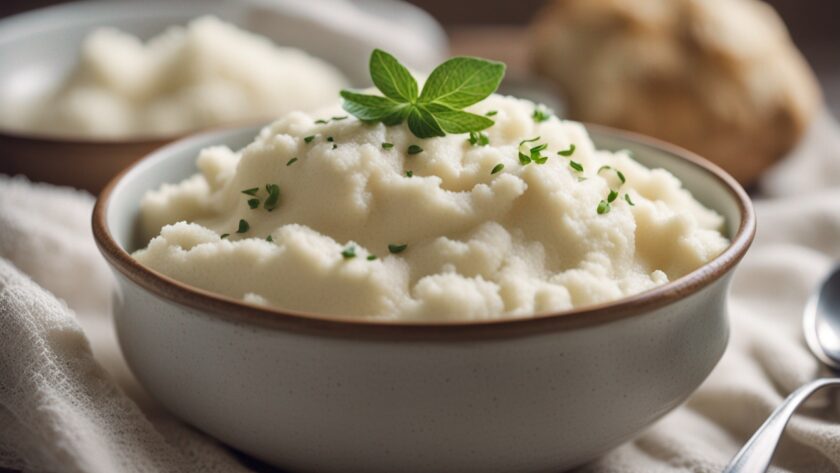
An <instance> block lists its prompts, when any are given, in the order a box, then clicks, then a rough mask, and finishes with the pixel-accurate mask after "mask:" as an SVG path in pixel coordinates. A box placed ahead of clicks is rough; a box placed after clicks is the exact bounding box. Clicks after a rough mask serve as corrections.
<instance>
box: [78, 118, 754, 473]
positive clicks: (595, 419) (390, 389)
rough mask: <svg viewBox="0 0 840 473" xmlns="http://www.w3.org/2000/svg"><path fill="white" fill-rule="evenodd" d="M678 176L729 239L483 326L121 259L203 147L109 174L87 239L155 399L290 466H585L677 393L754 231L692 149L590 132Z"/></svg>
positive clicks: (738, 193) (704, 371)
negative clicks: (250, 287) (149, 208)
mask: <svg viewBox="0 0 840 473" xmlns="http://www.w3.org/2000/svg"><path fill="white" fill-rule="evenodd" d="M590 132H591V134H592V137H593V139H594V141H595V143H596V145H597V146H599V147H600V148H605V149H622V148H623V149H629V150H631V151H632V152H633V153H634V154H635V156H636V159H638V160H639V161H640V162H642V163H644V164H646V165H648V166H650V167H664V168H667V169H668V170H670V171H671V172H673V173H674V174H675V175H676V176H678V177H679V178H680V179H681V180H682V181H683V183H684V184H685V186H686V187H687V188H688V189H689V190H691V191H692V192H693V193H694V195H695V197H696V198H697V199H698V200H700V201H701V202H702V203H704V204H705V205H706V206H708V207H711V208H713V209H715V210H717V211H718V212H720V213H721V214H722V215H723V216H724V217H725V218H726V221H727V229H726V233H727V236H729V237H730V238H731V240H732V244H731V246H730V247H729V248H728V249H727V250H726V251H725V252H724V253H723V254H722V255H720V256H719V257H717V258H715V259H714V260H713V261H711V262H709V263H708V264H706V265H704V266H703V267H701V268H699V269H698V270H696V271H694V272H692V273H690V274H688V275H686V276H685V277H683V278H680V279H678V280H676V281H673V282H671V283H669V284H667V285H664V286H661V287H659V288H656V289H653V290H651V291H648V292H645V293H642V294H639V295H636V296H633V297H630V298H626V299H622V300H621V301H618V302H615V303H610V304H605V305H600V306H593V307H588V308H584V309H580V310H575V311H570V312H564V313H556V314H540V315H538V316H536V317H534V318H530V319H517V320H503V321H499V322H455V323H447V324H405V323H393V322H391V323H382V322H365V321H346V320H344V321H342V320H336V319H332V318H329V317H323V316H317V315H312V314H295V313H285V312H282V311H279V310H272V309H268V308H264V307H260V306H254V305H249V304H246V303H243V302H240V301H237V300H234V299H230V298H226V297H223V296H218V295H214V294H212V293H209V292H207V291H203V290H200V289H194V288H190V287H188V286H185V285H184V284H181V283H179V282H177V281H174V280H172V279H169V278H167V277H165V276H162V275H160V274H158V273H156V272H154V271H152V270H150V269H147V268H145V267H143V266H141V265H140V264H139V263H137V262H136V261H135V260H134V259H133V258H131V256H130V255H129V252H130V251H133V250H134V249H136V246H137V241H136V239H135V227H136V225H135V223H136V220H137V215H138V207H137V203H138V202H139V201H140V198H141V196H142V195H143V194H144V193H145V192H146V191H147V190H149V189H152V188H156V187H158V186H159V185H160V184H162V183H164V182H175V181H178V180H180V179H183V178H185V177H187V176H190V175H192V174H193V173H195V172H196V169H195V157H196V155H197V153H198V151H199V150H200V149H201V148H203V147H205V146H208V145H215V144H220V143H223V144H227V145H228V146H231V147H233V148H240V147H242V146H244V145H245V144H247V143H249V142H250V141H251V140H252V139H253V137H254V136H255V135H256V133H257V129H255V128H252V129H237V130H227V131H219V132H215V133H210V134H204V135H199V136H196V137H192V138H189V139H186V140H183V141H180V142H178V143H175V144H172V145H170V146H167V147H165V148H163V149H161V150H158V151H157V152H155V153H153V154H152V155H151V156H149V157H148V158H146V159H144V160H143V161H141V162H139V163H137V164H136V165H134V166H133V167H132V168H130V169H129V170H127V171H126V172H124V173H123V174H122V175H121V176H120V177H118V178H116V179H115V180H114V181H112V183H111V184H109V186H108V187H107V188H106V189H105V190H104V191H103V193H102V195H101V196H100V198H99V200H98V201H97V204H96V208H95V210H94V217H93V218H94V220H93V227H94V236H95V238H96V241H97V244H98V245H99V247H100V250H101V251H102V252H103V254H104V255H105V257H106V259H107V260H108V261H109V264H111V266H112V267H113V269H114V270H115V273H116V275H117V279H118V281H119V288H120V289H119V293H118V294H117V296H116V304H115V323H116V328H117V333H118V337H119V340H120V345H121V347H122V350H123V353H124V355H125V357H126V360H127V361H128V363H129V365H130V366H131V368H132V370H133V371H134V373H135V374H136V375H137V377H138V379H139V380H140V381H141V383H142V384H143V385H144V386H145V387H146V388H147V389H148V390H149V392H150V393H151V394H152V395H153V396H155V397H156V398H157V399H158V400H160V401H161V402H162V403H163V404H164V405H165V406H166V407H167V408H168V409H169V410H171V411H172V412H173V413H175V414H177V415H178V416H180V417H181V418H183V419H184V420H186V421H187V422H189V423H191V424H192V425H194V426H196V427H198V428H199V429H201V430H203V431H205V432H207V433H209V434H211V435H213V436H215V437H217V438H219V439H221V440H223V441H224V442H226V443H229V444H230V445H232V446H234V447H236V448H238V449H241V450H242V451H244V452H246V453H248V454H251V455H253V456H256V457H258V458H261V459H263V460H266V461H268V462H270V463H273V464H276V465H279V466H281V467H285V468H288V469H291V470H295V471H319V472H343V471H366V472H394V471H400V472H414V471H416V472H429V471H435V472H459V473H465V472H482V473H492V472H510V471H517V472H531V471H533V472H542V471H552V472H554V471H560V470H562V469H565V468H570V467H572V466H575V465H578V464H581V463H583V462H586V461H589V460H591V459H593V458H595V457H596V456H598V455H600V454H602V453H604V452H606V451H607V450H609V449H610V448H612V447H614V446H616V445H618V444H620V443H622V442H624V441H626V440H628V439H630V438H631V437H632V436H634V435H635V434H636V433H638V432H639V431H640V430H641V429H643V428H644V427H645V426H647V425H649V424H650V423H652V422H653V421H654V420H656V419H657V418H659V417H660V416H662V415H663V414H665V413H666V412H668V411H670V410H671V409H673V408H674V407H676V406H677V405H679V404H680V403H681V402H682V401H683V400H684V399H685V398H686V397H687V396H688V395H689V394H690V393H691V392H693V391H694V390H695V389H696V388H697V387H698V386H699V385H700V383H701V382H702V381H703V380H704V379H705V378H706V376H707V375H708V374H709V372H710V371H711V370H712V368H713V367H714V366H715V364H716V363H717V361H718V360H719V358H720V356H721V355H722V353H723V351H724V348H725V346H726V341H727V336H728V325H727V319H726V294H727V287H728V284H729V279H730V276H731V274H732V271H733V269H734V267H735V265H736V264H737V262H738V261H739V260H740V259H741V257H742V256H743V255H744V253H745V252H746V250H747V248H748V246H749V244H750V242H751V241H752V236H753V233H754V230H755V221H754V216H753V212H752V208H751V206H750V202H749V199H748V198H747V196H746V195H745V193H744V192H743V190H742V189H741V188H740V187H739V186H738V184H737V183H735V181H734V180H733V179H732V178H730V177H728V176H727V175H725V174H724V173H723V172H722V171H720V170H719V169H718V168H717V167H715V166H713V165H711V164H709V163H707V162H705V161H703V160H701V159H699V158H697V157H695V156H693V155H691V154H690V153H688V152H686V151H683V150H680V149H678V148H674V147H671V146H669V145H665V144H661V143H657V142H654V141H652V140H647V139H643V138H640V137H635V136H633V135H628V134H622V133H618V132H614V131H609V130H606V129H603V128H598V127H590Z"/></svg>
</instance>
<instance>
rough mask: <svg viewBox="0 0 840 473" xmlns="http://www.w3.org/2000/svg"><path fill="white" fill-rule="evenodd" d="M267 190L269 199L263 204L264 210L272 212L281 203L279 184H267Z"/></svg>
mask: <svg viewBox="0 0 840 473" xmlns="http://www.w3.org/2000/svg"><path fill="white" fill-rule="evenodd" d="M265 190H266V191H267V192H268V197H266V199H265V202H263V208H264V209H266V210H268V211H269V212H271V211H272V210H274V209H275V208H277V204H278V202H279V201H280V186H278V185H277V184H266V185H265Z"/></svg>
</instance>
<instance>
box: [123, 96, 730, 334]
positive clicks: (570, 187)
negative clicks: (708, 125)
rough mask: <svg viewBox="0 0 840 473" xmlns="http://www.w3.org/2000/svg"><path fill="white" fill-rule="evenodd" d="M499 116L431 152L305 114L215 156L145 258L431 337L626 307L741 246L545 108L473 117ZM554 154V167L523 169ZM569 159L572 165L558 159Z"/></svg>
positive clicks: (208, 283) (209, 154)
mask: <svg viewBox="0 0 840 473" xmlns="http://www.w3.org/2000/svg"><path fill="white" fill-rule="evenodd" d="M491 110H495V111H497V113H496V114H495V115H493V119H494V120H495V122H496V124H495V125H494V126H492V127H491V128H489V129H487V130H486V131H485V132H486V136H487V138H488V139H489V143H488V144H486V145H484V146H482V145H481V143H476V144H471V143H470V142H469V141H468V139H467V136H466V135H448V136H446V137H444V138H432V139H427V140H421V139H418V138H416V137H415V136H414V135H412V134H411V133H410V132H409V131H408V129H407V127H406V126H405V125H399V126H392V127H386V126H384V125H382V124H364V123H361V122H359V121H358V120H356V119H354V118H352V117H349V118H342V117H341V115H344V113H342V112H341V111H340V109H338V108H336V109H334V110H328V111H324V112H323V113H319V114H315V115H309V114H305V113H300V112H294V113H291V114H289V115H287V116H285V117H284V118H282V119H280V120H278V121H277V122H275V123H273V124H272V125H270V126H268V127H266V128H265V129H263V130H262V131H261V133H260V134H259V136H258V137H257V138H256V140H255V141H254V142H253V143H252V144H250V145H249V146H247V147H246V148H244V149H243V150H241V151H238V152H236V151H232V150H230V149H228V148H225V147H214V148H209V149H205V150H203V151H202V152H201V154H200V155H199V157H198V167H199V169H200V173H199V174H197V175H195V176H193V177H191V178H189V179H186V180H185V181H183V182H181V183H180V184H177V185H164V186H162V187H161V188H160V189H157V190H154V191H151V192H149V193H147V194H146V196H145V197H144V199H143V201H142V204H141V220H142V229H143V231H144V233H145V235H146V237H147V238H150V239H151V241H150V242H149V244H148V246H147V247H146V248H145V249H142V250H139V251H137V252H136V253H135V254H134V256H135V257H136V258H137V260H139V261H140V262H141V263H143V264H145V265H147V266H149V267H151V268H153V269H155V270H157V271H159V272H161V273H163V274H165V275H168V276H170V277H172V278H175V279H177V280H180V281H183V282H185V283H188V284H190V285H193V286H196V287H200V288H203V289H206V290H209V291H213V292H217V293H220V294H224V295H227V296H231V297H234V298H241V299H244V300H246V301H248V302H251V303H257V304H264V305H268V306H272V307H277V308H282V309H288V310H294V311H307V312H314V313H320V314H329V315H332V316H342V317H355V318H370V319H393V320H406V321H409V320H414V321H434V320H480V319H493V318H499V317H529V316H532V315H534V314H536V313H540V312H546V311H560V310H565V309H571V308H575V307H580V306H586V305H590V304H596V303H599V302H606V301H612V300H615V299H619V298H622V297H625V296H628V295H631V294H636V293H639V292H642V291H645V290H647V289H650V288H653V287H655V286H658V285H661V284H664V283H666V282H667V281H669V280H673V279H675V278H678V277H680V276H682V275H684V274H686V273H688V272H690V271H692V270H694V269H696V268H698V267H699V266H701V265H702V264H704V263H705V262H707V261H709V260H711V259H712V258H714V257H715V256H717V255H718V254H720V253H721V252H722V251H723V250H724V249H725V248H726V247H727V245H728V241H727V239H726V238H724V237H723V236H722V235H721V233H720V231H719V229H721V228H722V225H723V219H722V217H721V216H720V215H718V214H716V213H715V212H713V211H711V210H709V209H706V208H704V207H703V206H702V205H701V204H699V203H698V202H697V201H696V200H694V199H693V198H692V196H691V195H690V194H689V193H688V192H687V191H686V190H684V189H683V188H682V187H681V184H680V182H679V181H678V180H677V179H676V178H675V177H674V176H673V175H671V174H670V173H669V172H667V171H665V170H662V169H652V170H651V169H647V168H645V167H644V166H642V165H641V164H639V163H637V162H636V161H634V160H633V159H632V158H631V156H629V155H628V154H627V153H626V152H618V153H613V152H608V151H599V150H596V149H595V148H594V146H593V144H592V141H591V140H590V139H589V137H588V135H587V133H586V130H585V129H584V128H583V126H581V125H580V124H579V123H575V122H569V121H561V120H558V119H557V118H551V119H549V120H547V121H545V122H542V123H536V122H535V121H534V120H533V119H532V113H533V111H534V104H533V103H531V102H528V101H524V100H518V99H515V98H511V97H501V96H497V95H493V96H491V97H489V98H488V99H486V100H484V101H483V102H481V103H479V104H477V105H475V106H473V107H471V111H472V112H474V113H481V114H484V113H486V112H488V111H491ZM337 115H338V116H337ZM333 116H337V117H336V118H337V119H332V118H331V117H333ZM319 119H325V120H326V123H323V121H324V120H320V122H319ZM534 137H539V139H537V140H534V141H530V142H526V143H524V144H522V145H520V142H521V141H522V140H523V139H529V138H534ZM389 144H392V145H393V146H389ZM542 144H546V145H547V147H546V148H545V149H544V150H543V151H541V155H543V156H548V159H547V160H546V162H545V163H544V164H537V163H530V164H525V165H523V164H521V163H520V160H519V152H520V151H522V152H523V153H524V154H525V155H529V154H530V149H531V148H533V147H540V146H541V145H542ZM412 145H416V146H419V148H415V149H413V151H414V154H411V153H409V151H408V150H409V148H410V147H411V146H412ZM571 145H575V150H574V152H573V153H572V154H571V156H569V157H564V156H561V155H558V154H557V152H558V151H560V150H569V149H570V146H571ZM418 149H422V151H419V152H418ZM538 152H539V151H538ZM572 161H574V166H573V165H572ZM500 164H502V165H503V166H504V168H503V169H502V170H499V167H500V166H499V165H500ZM603 166H610V167H609V168H603ZM576 167H577V168H582V171H580V170H578V169H575V168H576ZM494 170H496V171H497V172H495V173H493V171H494ZM617 171H620V173H621V176H622V177H624V179H625V180H626V182H624V183H622V180H621V179H620V177H619V172H617ZM267 185H268V186H269V187H266V186H267ZM274 185H276V186H277V188H274V187H272V186H274ZM269 188H270V189H274V190H277V189H279V193H277V192H274V193H273V194H274V195H276V196H278V197H279V198H278V199H277V201H276V204H275V203H274V202H273V199H274V198H273V197H271V195H272V193H271V192H269V191H268V190H267V189H269ZM611 190H615V191H616V192H617V196H616V198H615V199H614V200H613V201H612V202H611V203H610V205H609V209H608V210H607V209H606V206H605V205H604V204H605V203H606V202H607V200H609V198H608V196H609V194H610V191H611ZM249 201H251V202H250V203H249ZM267 201H268V205H266V202H267ZM631 203H632V204H634V205H631ZM252 206H255V208H252ZM599 206H600V207H601V212H600V213H599V210H598V209H599ZM266 207H268V208H269V209H271V210H267V209H266Z"/></svg>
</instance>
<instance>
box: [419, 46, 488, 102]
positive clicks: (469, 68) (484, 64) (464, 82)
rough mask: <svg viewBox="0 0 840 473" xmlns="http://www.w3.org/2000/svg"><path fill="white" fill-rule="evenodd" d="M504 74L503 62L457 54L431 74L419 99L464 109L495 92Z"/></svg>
mask: <svg viewBox="0 0 840 473" xmlns="http://www.w3.org/2000/svg"><path fill="white" fill-rule="evenodd" d="M504 75H505V65H504V64H503V63H501V62H495V61H487V60H485V59H479V58H475V57H454V58H452V59H450V60H448V61H446V62H444V63H443V64H441V65H439V66H438V67H436V68H435V70H433V71H432V73H431V74H429V78H428V79H427V80H426V83H425V85H424V86H423V91H422V92H421V93H420V98H419V99H418V102H419V103H431V102H437V103H439V104H443V105H446V106H448V107H452V108H454V109H461V108H464V107H467V106H470V105H472V104H474V103H476V102H479V101H481V100H483V99H484V98H486V97H487V96H488V95H490V94H492V93H493V92H495V91H496V89H497V88H498V87H499V83H501V81H502V78H503V77H504Z"/></svg>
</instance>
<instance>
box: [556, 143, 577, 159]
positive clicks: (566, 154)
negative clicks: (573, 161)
mask: <svg viewBox="0 0 840 473" xmlns="http://www.w3.org/2000/svg"><path fill="white" fill-rule="evenodd" d="M557 154H559V155H560V156H564V157H566V158H568V157H569V156H571V155H573V154H575V144H574V143H572V144H570V145H569V148H568V149H564V150H562V151H558V152H557Z"/></svg>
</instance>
